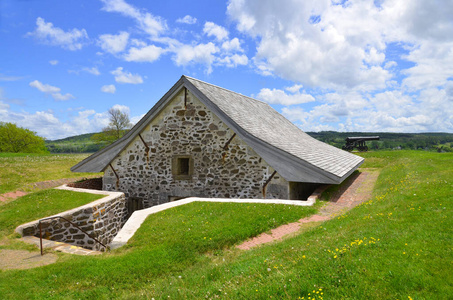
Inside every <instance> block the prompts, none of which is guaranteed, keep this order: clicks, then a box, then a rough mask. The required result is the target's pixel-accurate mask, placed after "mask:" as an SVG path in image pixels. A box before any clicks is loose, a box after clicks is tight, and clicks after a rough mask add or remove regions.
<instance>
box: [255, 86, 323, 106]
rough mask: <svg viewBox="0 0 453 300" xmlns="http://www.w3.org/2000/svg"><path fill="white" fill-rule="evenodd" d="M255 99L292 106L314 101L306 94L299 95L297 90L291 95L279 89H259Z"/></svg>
mask: <svg viewBox="0 0 453 300" xmlns="http://www.w3.org/2000/svg"><path fill="white" fill-rule="evenodd" d="M257 99H260V100H263V101H264V102H267V103H270V104H282V105H286V106H289V105H294V104H302V103H307V102H313V101H315V98H314V97H313V96H312V95H310V94H306V93H300V92H299V90H297V91H295V92H294V93H293V94H287V93H285V91H282V90H279V89H272V90H271V89H268V88H264V89H261V91H260V92H259V94H258V95H257Z"/></svg>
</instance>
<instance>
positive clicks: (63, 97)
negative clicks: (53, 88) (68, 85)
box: [52, 93, 75, 101]
mask: <svg viewBox="0 0 453 300" xmlns="http://www.w3.org/2000/svg"><path fill="white" fill-rule="evenodd" d="M52 97H53V98H54V99H55V100H57V101H66V100H69V99H74V98H75V97H74V96H73V95H71V94H69V93H66V94H64V95H62V94H60V93H54V94H52Z"/></svg>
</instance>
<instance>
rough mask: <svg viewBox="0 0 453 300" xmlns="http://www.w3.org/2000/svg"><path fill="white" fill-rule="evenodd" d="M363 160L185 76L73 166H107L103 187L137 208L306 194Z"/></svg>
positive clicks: (259, 105)
mask: <svg viewBox="0 0 453 300" xmlns="http://www.w3.org/2000/svg"><path fill="white" fill-rule="evenodd" d="M362 162H363V158H361V157H359V156H356V155H353V154H351V153H348V152H345V151H343V150H340V149H337V148H335V147H332V146H330V145H327V144H325V143H322V142H320V141H318V140H316V139H314V138H312V137H310V136H309V135H307V134H306V133H304V132H303V131H301V130H300V129H299V128H297V127H296V126H295V125H294V124H292V123H291V122H290V121H288V120H287V119H285V118H284V117H283V116H282V115H280V114H279V113H278V112H276V111H275V110H274V109H273V108H271V107H270V106H269V105H268V104H266V103H264V102H261V101H258V100H255V99H252V98H249V97H246V96H244V95H241V94H238V93H235V92H232V91H229V90H226V89H223V88H221V87H218V86H214V85H212V84H209V83H206V82H203V81H200V80H197V79H194V78H190V77H187V76H182V77H181V79H180V80H179V81H178V82H176V84H175V85H174V86H173V87H172V88H171V89H170V90H169V91H168V92H167V93H166V94H165V95H164V96H163V97H162V98H161V99H160V100H159V101H158V102H157V103H156V105H154V107H153V108H151V110H150V111H149V112H148V113H147V114H146V115H145V116H144V117H143V118H142V119H141V120H140V121H139V122H138V123H137V124H136V125H135V126H134V127H133V128H132V129H131V130H130V131H129V132H128V133H127V134H126V135H125V136H124V137H123V138H121V139H119V140H118V141H116V142H115V143H113V144H111V145H110V146H108V147H106V148H104V149H102V150H100V151H98V152H97V153H94V154H93V155H91V156H90V157H88V158H86V159H85V160H83V161H81V162H80V163H78V164H77V165H75V166H73V167H72V168H71V170H72V171H73V172H104V177H103V189H104V190H108V191H122V192H124V193H125V194H126V197H127V198H128V199H129V205H130V209H131V210H135V209H140V208H145V207H149V206H153V205H156V204H161V203H165V202H168V201H173V200H176V199H180V198H184V197H189V196H197V197H211V198H266V199H267V198H277V199H300V200H304V199H306V198H307V196H309V195H310V194H311V192H312V191H313V190H314V189H315V188H316V187H317V186H319V185H320V184H339V183H341V182H342V181H343V180H344V179H346V178H347V177H348V176H349V175H350V174H351V173H352V172H353V171H354V170H356V169H357V168H358V167H359V166H360V165H361V164H362Z"/></svg>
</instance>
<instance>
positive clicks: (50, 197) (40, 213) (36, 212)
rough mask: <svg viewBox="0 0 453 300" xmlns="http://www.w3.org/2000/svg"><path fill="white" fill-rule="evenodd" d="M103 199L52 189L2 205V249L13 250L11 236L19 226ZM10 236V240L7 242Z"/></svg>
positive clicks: (0, 220) (0, 209)
mask: <svg viewBox="0 0 453 300" xmlns="http://www.w3.org/2000/svg"><path fill="white" fill-rule="evenodd" d="M102 197H104V196H103V195H94V194H88V193H76V192H71V191H64V190H55V189H50V190H43V191H39V192H36V193H32V194H28V195H25V196H23V197H20V198H18V199H17V200H14V201H11V202H9V203H6V204H2V205H0V240H3V243H4V244H5V245H3V246H0V249H1V248H11V243H10V242H14V240H13V239H12V237H11V234H12V233H13V232H14V229H15V228H16V227H17V226H19V225H21V224H24V223H27V222H30V221H34V220H37V219H40V218H44V217H47V216H51V215H54V214H57V213H60V212H63V211H66V210H69V209H72V208H75V207H78V206H82V205H84V204H87V203H89V202H92V201H94V200H97V199H100V198H102ZM8 236H9V237H10V239H9V240H6V238H7V237H8ZM13 244H14V245H13V246H17V245H18V243H13Z"/></svg>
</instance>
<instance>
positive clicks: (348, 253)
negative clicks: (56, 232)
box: [0, 151, 453, 299]
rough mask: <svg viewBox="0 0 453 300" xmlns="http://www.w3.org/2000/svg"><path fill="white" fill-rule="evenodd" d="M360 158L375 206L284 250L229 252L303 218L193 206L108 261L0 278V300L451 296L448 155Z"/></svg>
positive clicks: (164, 216)
mask: <svg viewBox="0 0 453 300" xmlns="http://www.w3.org/2000/svg"><path fill="white" fill-rule="evenodd" d="M361 155H363V156H364V157H366V158H367V159H366V162H365V164H364V166H363V167H367V168H378V169H380V170H381V173H380V177H379V179H378V182H377V185H376V188H375V191H374V194H373V197H372V199H370V200H369V201H367V202H366V203H364V204H362V205H360V206H358V207H356V208H355V209H353V210H351V211H349V212H348V213H347V214H345V215H342V216H339V217H338V218H336V219H332V220H330V221H327V222H324V223H322V224H320V225H318V226H316V227H312V228H309V229H306V230H305V231H302V232H301V233H300V234H299V235H296V236H294V237H292V238H289V239H286V240H284V241H282V242H279V243H272V244H268V245H265V246H262V247H260V248H258V249H254V250H249V251H241V250H237V249H235V248H234V247H233V246H234V245H235V244H237V243H239V242H240V241H242V240H243V239H245V238H246V237H247V236H250V235H254V234H256V233H257V232H260V231H263V230H268V229H269V228H271V227H273V226H277V225H278V224H281V223H282V222H283V221H289V220H293V219H297V218H299V217H301V216H303V215H308V214H310V213H312V212H311V211H309V210H307V209H306V208H294V207H293V208H291V209H289V208H287V207H285V206H279V205H271V206H261V205H256V206H255V205H247V204H246V205H225V204H223V203H216V204H214V203H192V204H190V205H187V206H181V207H177V208H174V209H171V210H167V211H165V212H161V213H158V214H155V215H152V216H151V217H150V218H148V219H147V220H146V221H145V223H144V225H143V226H142V227H141V228H140V230H139V231H138V232H137V234H136V235H135V236H134V238H133V240H132V241H130V243H129V244H128V245H127V246H126V247H123V248H120V249H117V250H116V251H113V252H111V253H107V254H104V255H102V256H98V257H77V256H70V255H66V254H62V255H61V256H60V258H59V260H58V262H57V263H55V264H52V265H48V266H45V267H40V268H36V269H30V270H7V271H0V298H1V299H26V298H38V299H49V298H66V299H74V298H77V299H78V298H81V299H94V298H96V299H98V298H100V299H111V298H125V299H136V298H149V299H151V298H154V299H164V298H165V299H186V298H187V299H202V298H203V299H219V298H223V299H449V298H451V295H453V275H452V273H453V272H451V270H452V266H453V265H452V264H453V246H452V245H453V210H452V200H453V195H452V192H451V191H452V188H453V174H452V173H453V171H452V170H453V155H452V154H451V153H433V152H421V151H394V152H369V153H364V154H361ZM8 205H10V204H8ZM14 218H15V217H14V215H12V216H10V217H8V219H9V220H10V221H11V222H14V221H15V220H14Z"/></svg>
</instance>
